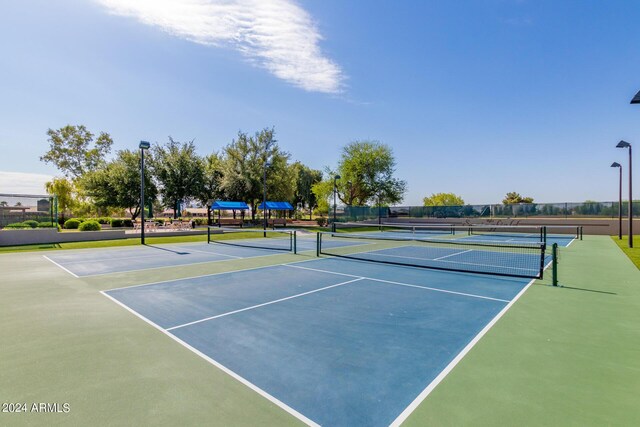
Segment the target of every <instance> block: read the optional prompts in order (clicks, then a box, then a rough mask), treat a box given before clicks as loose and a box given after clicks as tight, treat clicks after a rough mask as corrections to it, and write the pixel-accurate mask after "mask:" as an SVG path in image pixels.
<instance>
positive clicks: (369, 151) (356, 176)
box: [316, 140, 407, 206]
mask: <svg viewBox="0 0 640 427" xmlns="http://www.w3.org/2000/svg"><path fill="white" fill-rule="evenodd" d="M395 166H396V162H395V158H394V156H393V151H392V150H391V148H390V147H389V146H388V145H386V144H382V143H380V142H378V141H367V140H365V141H354V142H351V143H349V144H348V145H346V146H345V147H344V148H343V149H342V154H341V156H340V161H339V162H338V168H337V170H335V171H333V170H330V169H327V171H326V172H327V180H328V181H329V182H328V185H329V184H330V185H331V186H333V177H334V176H335V175H336V174H337V175H339V176H340V179H339V180H338V181H337V188H338V198H339V199H340V201H341V202H342V203H345V204H347V205H357V206H361V205H365V204H367V203H371V204H378V203H379V204H381V205H388V204H393V203H399V202H401V201H402V199H403V197H404V193H406V191H407V183H406V181H404V180H401V179H398V178H396V177H394V173H395ZM316 188H323V187H322V186H319V187H318V186H316ZM316 196H318V198H320V197H319V194H318V193H316Z"/></svg>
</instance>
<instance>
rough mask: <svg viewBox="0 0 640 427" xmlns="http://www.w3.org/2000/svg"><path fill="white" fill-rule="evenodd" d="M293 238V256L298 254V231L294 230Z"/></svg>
mask: <svg viewBox="0 0 640 427" xmlns="http://www.w3.org/2000/svg"><path fill="white" fill-rule="evenodd" d="M291 238H292V239H293V254H294V255H295V254H297V253H298V245H297V238H296V230H293V234H292V235H291Z"/></svg>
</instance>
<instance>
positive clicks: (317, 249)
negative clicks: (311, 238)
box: [316, 231, 322, 257]
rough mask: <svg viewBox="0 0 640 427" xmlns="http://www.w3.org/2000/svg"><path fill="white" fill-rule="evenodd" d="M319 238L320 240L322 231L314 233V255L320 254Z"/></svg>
mask: <svg viewBox="0 0 640 427" xmlns="http://www.w3.org/2000/svg"><path fill="white" fill-rule="evenodd" d="M320 240H322V231H318V234H316V256H317V257H319V256H320Z"/></svg>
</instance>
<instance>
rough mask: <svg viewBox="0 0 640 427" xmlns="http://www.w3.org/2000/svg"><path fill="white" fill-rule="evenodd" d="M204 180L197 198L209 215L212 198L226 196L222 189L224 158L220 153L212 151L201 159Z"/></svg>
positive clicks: (199, 187)
mask: <svg viewBox="0 0 640 427" xmlns="http://www.w3.org/2000/svg"><path fill="white" fill-rule="evenodd" d="M200 168H201V169H202V181H201V182H200V185H199V186H198V191H197V194H196V200H198V201H199V202H200V203H201V204H202V206H206V208H207V217H209V216H210V214H211V205H210V204H209V202H210V201H211V200H216V199H221V198H222V197H224V191H223V189H222V177H223V174H222V159H221V157H220V156H219V155H218V153H212V154H209V155H208V156H205V157H203V158H202V159H201V166H200Z"/></svg>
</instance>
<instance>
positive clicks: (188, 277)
mask: <svg viewBox="0 0 640 427" xmlns="http://www.w3.org/2000/svg"><path fill="white" fill-rule="evenodd" d="M275 255H283V254H272V255H262V256H259V257H250V258H242V259H252V258H263V257H265V256H275ZM317 259H318V258H312V259H306V260H304V261H291V262H292V263H296V264H301V263H303V262H311V261H316V260H317ZM221 261H224V260H220V261H206V262H204V263H202V262H200V263H194V264H206V263H213V262H221ZM194 264H182V265H169V266H167V267H166V268H170V267H185V266H190V265H194ZM282 265H287V263H285V264H270V265H261V266H259V267H249V268H240V269H237V270H229V271H220V272H218V273H207V274H199V275H197V276H187V277H178V278H176V279H167V280H159V281H157V282H148V283H140V284H137V285H129V286H120V287H117V288H111V289H103V291H105V292H111V291H119V290H123V289H130V288H140V287H142V286H152V285H160V284H163V283H170V282H180V281H182V280H192V279H202V278H203V277H210V276H219V275H221V274H231V273H239V272H242V271H251V270H260V269H263V268H275V267H280V266H282ZM160 268H165V267H160ZM142 270H155V268H145V269H142ZM142 270H132V271H127V272H124V273H131V272H135V271H142ZM107 274H118V272H114V273H102V274H94V275H91V276H82V277H94V276H101V275H107Z"/></svg>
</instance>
